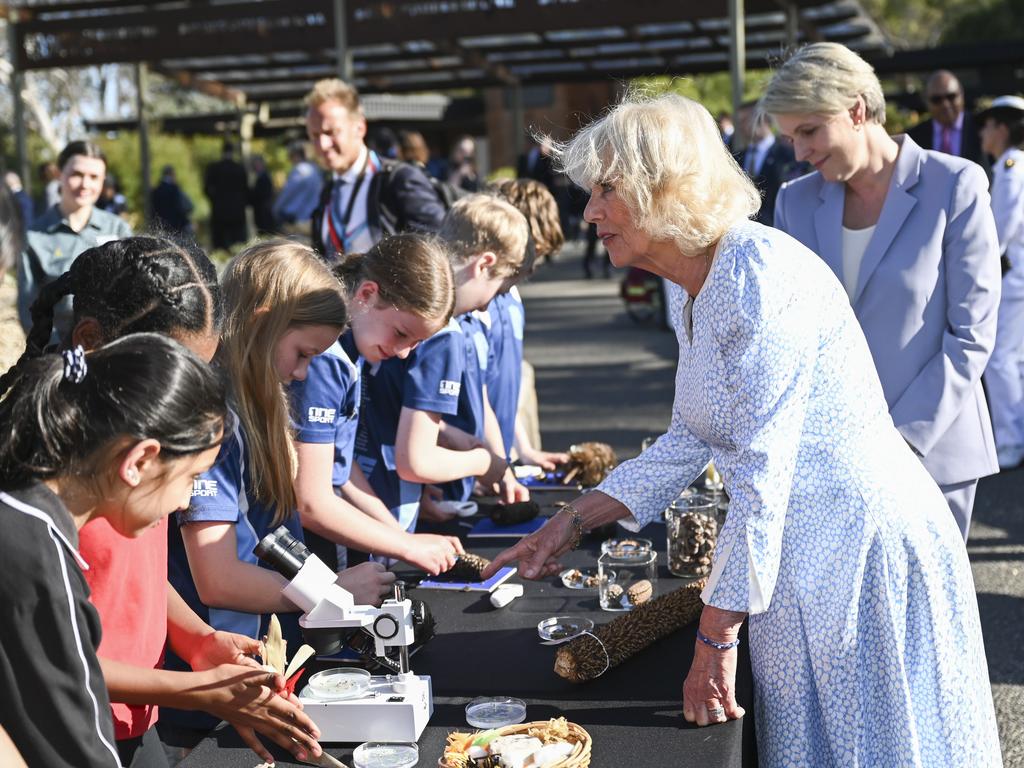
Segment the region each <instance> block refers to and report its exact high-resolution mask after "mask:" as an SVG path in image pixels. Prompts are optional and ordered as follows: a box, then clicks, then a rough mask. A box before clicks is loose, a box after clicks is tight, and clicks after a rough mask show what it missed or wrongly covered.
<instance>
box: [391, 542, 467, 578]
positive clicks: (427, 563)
mask: <svg viewBox="0 0 1024 768" xmlns="http://www.w3.org/2000/svg"><path fill="white" fill-rule="evenodd" d="M410 538H411V539H412V544H411V545H410V547H409V549H408V550H407V551H406V553H405V554H404V555H403V556H402V559H403V560H405V561H406V562H408V563H412V564H413V565H415V566H416V567H418V568H422V569H423V570H424V571H426V572H427V573H429V574H430V575H431V576H436V575H437V574H439V573H444V572H445V571H447V570H448V569H449V568H451V567H452V566H453V565H455V559H456V558H457V557H458V556H459V555H461V554H463V553H464V552H465V550H464V549H463V548H462V542H461V541H459V539H458V537H457V536H436V535H434V534H432V533H414V534H410Z"/></svg>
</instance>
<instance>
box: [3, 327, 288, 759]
mask: <svg viewBox="0 0 1024 768" xmlns="http://www.w3.org/2000/svg"><path fill="white" fill-rule="evenodd" d="M7 384H8V388H7V391H6V393H5V396H4V397H3V398H2V399H0V526H2V528H3V531H4V535H3V537H0V558H2V560H3V563H4V568H3V573H2V576H0V610H2V611H3V616H2V621H3V626H4V628H5V629H4V640H3V644H2V646H0V657H2V660H0V685H2V686H3V691H4V695H3V696H2V697H0V720H2V722H3V724H4V728H5V729H6V730H7V731H8V733H9V734H10V736H11V738H12V740H13V741H14V744H15V746H16V747H17V748H18V750H19V751H20V752H21V754H22V755H23V757H24V758H25V760H26V762H27V763H28V764H30V765H47V766H83V767H86V768H88V767H90V766H117V765H120V760H119V757H118V751H117V748H116V746H115V743H114V732H113V728H112V723H111V718H110V705H109V700H108V697H107V691H106V688H105V686H104V679H103V674H102V672H101V670H100V664H99V661H98V659H97V656H96V650H97V647H98V645H99V641H100V621H99V617H98V615H97V613H96V611H95V609H94V608H93V607H92V605H91V604H90V603H89V600H88V596H89V588H88V586H87V584H86V581H85V577H84V575H83V570H85V569H87V568H88V565H87V563H86V561H85V560H84V559H83V558H82V556H81V554H80V553H79V552H78V550H77V545H78V532H79V529H81V528H82V527H83V526H84V525H86V524H87V523H89V522H90V521H92V520H100V519H101V520H104V521H105V522H106V523H108V524H109V525H110V526H111V528H113V530H115V531H116V532H117V533H118V534H119V535H121V536H126V537H137V536H141V535H143V534H144V533H145V532H146V531H147V530H148V529H150V528H152V527H153V526H155V525H157V524H158V523H159V522H160V521H161V520H162V519H164V518H165V517H166V516H167V515H168V514H169V513H171V512H172V511H174V510H175V509H177V508H180V507H183V506H185V505H187V504H188V501H189V496H190V494H191V491H192V481H193V478H195V477H197V476H198V475H200V474H201V473H202V472H203V471H205V470H206V469H208V468H209V467H210V465H211V464H212V463H213V460H214V459H215V457H216V456H217V453H218V451H219V450H220V442H221V439H222V437H223V433H224V429H225V421H226V417H227V409H226V405H225V393H224V388H223V385H222V384H221V382H220V379H219V378H218V377H217V376H216V375H215V374H214V373H213V371H211V370H210V368H209V367H208V366H206V365H205V364H204V363H203V362H202V361H201V360H200V359H198V358H197V357H196V356H195V355H193V354H192V353H191V352H189V351H188V350H187V349H185V348H184V347H182V346H181V345H180V344H178V343H176V342H174V341H172V340H170V339H167V338H165V337H163V336H158V335H152V334H139V335H133V336H128V337H126V338H124V339H121V340H119V341H116V342H113V343H111V344H109V345H107V346H106V347H104V348H103V349H100V350H98V351H95V352H92V353H89V354H86V353H85V352H84V351H83V350H82V349H81V348H76V349H75V350H73V351H66V352H65V353H64V354H63V355H61V356H58V355H46V356H43V357H40V358H38V359H30V360H25V361H23V362H22V363H21V364H19V365H18V366H17V367H16V369H15V370H14V371H13V372H12V373H11V375H10V376H8V377H7ZM233 673H234V674H235V675H236V677H237V680H236V684H237V685H238V686H239V687H241V688H247V689H249V691H250V693H249V694H248V695H249V696H254V695H259V694H260V691H259V689H260V688H261V687H263V686H264V685H265V684H268V683H271V684H272V683H274V682H275V681H273V680H270V678H269V677H268V675H267V673H265V672H262V671H259V670H252V669H247V668H244V667H235V668H234V670H233ZM212 680H213V677H212V676H210V675H207V676H205V677H203V680H197V681H196V684H199V683H201V682H206V683H210V682H212ZM55 681H59V684H57V682H55ZM253 688H255V689H257V690H255V691H254V690H253ZM270 693H271V691H269V690H267V691H266V694H267V695H269V694H270ZM42 723H45V724H46V728H45V730H44V729H42V728H41V727H40V724H42ZM54 734H59V736H58V737H56V738H54Z"/></svg>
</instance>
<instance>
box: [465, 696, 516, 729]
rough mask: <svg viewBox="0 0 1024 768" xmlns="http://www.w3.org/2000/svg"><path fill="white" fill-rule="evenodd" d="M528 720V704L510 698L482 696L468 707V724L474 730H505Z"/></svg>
mask: <svg viewBox="0 0 1024 768" xmlns="http://www.w3.org/2000/svg"><path fill="white" fill-rule="evenodd" d="M525 719H526V702H525V701H523V700H522V699H513V698H511V697H509V696H480V697H479V698H476V699H473V700H472V701H471V702H469V704H467V705H466V722H467V723H469V724H470V725H471V726H473V727H474V728H483V729H485V730H486V729H491V728H503V727H504V726H506V725H515V724H516V723H521V722H523V721H524V720H525Z"/></svg>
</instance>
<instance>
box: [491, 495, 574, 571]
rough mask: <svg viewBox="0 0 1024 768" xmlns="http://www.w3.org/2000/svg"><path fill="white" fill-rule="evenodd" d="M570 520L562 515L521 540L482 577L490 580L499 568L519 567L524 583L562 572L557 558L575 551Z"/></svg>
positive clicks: (503, 553)
mask: <svg viewBox="0 0 1024 768" xmlns="http://www.w3.org/2000/svg"><path fill="white" fill-rule="evenodd" d="M571 519H572V518H571V516H570V515H569V514H566V513H564V512H559V513H558V514H556V515H555V516H554V517H552V518H551V519H550V520H548V521H547V522H546V523H545V524H544V526H543V527H542V528H540V529H539V530H537V531H534V532H533V533H531V534H530V535H529V536H526V537H525V538H523V539H520V540H519V543H517V544H516V545H514V546H512V547H510V548H508V549H506V550H505V551H504V552H502V553H501V554H499V555H498V556H497V557H496V558H494V560H492V561H491V564H490V565H488V566H487V567H486V568H485V569H484V570H483V573H481V575H480V577H481V579H483V580H487V579H489V578H490V577H491V576H493V575H494V574H495V573H497V572H498V569H499V568H502V567H504V566H506V565H508V564H509V563H514V562H518V563H519V575H520V576H522V577H523V578H524V579H543V578H546V577H548V576H553V575H554V574H556V573H558V572H559V571H561V570H562V566H561V564H560V563H559V562H558V560H557V558H558V557H559V556H560V555H562V554H564V553H566V552H568V551H569V550H570V549H571V548H572V544H573V541H574V540H575V531H574V530H573V527H572V522H571Z"/></svg>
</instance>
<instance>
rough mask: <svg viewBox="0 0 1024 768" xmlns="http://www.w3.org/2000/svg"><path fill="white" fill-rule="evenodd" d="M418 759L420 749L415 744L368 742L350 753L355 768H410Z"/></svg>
mask: <svg viewBox="0 0 1024 768" xmlns="http://www.w3.org/2000/svg"><path fill="white" fill-rule="evenodd" d="M419 759H420V748H419V747H418V746H416V744H415V743H404V742H403V743H394V744H389V743H385V742H382V741H368V742H366V743H365V744H360V745H359V746H358V747H356V750H355V752H353V753H352V762H353V763H355V766H356V768H412V766H414V765H416V763H418V762H419Z"/></svg>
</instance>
